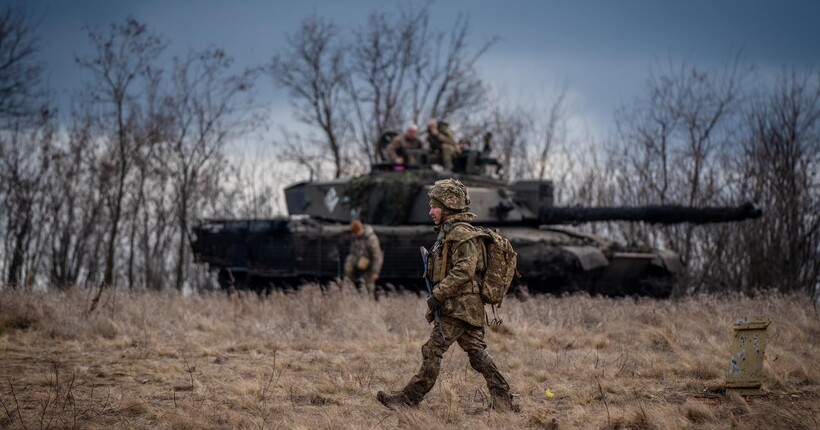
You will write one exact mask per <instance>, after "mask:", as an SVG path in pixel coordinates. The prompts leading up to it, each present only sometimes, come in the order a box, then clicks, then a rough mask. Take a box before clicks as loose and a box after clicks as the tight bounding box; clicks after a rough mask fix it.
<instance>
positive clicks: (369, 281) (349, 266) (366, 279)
mask: <svg viewBox="0 0 820 430" xmlns="http://www.w3.org/2000/svg"><path fill="white" fill-rule="evenodd" d="M344 270H345V276H346V277H347V278H348V279H350V280H351V281H353V283H354V284H356V286H357V287H359V288H362V284H364V288H365V290H366V291H367V296H368V297H370V298H371V299H375V298H376V281H374V280H373V272H372V271H370V270H365V271H360V270H358V269H356V267H355V266H354V262H353V259H352V258H350V257H348V258H347V260H345V267H344Z"/></svg>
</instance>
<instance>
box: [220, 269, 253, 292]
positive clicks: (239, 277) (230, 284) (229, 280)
mask: <svg viewBox="0 0 820 430" xmlns="http://www.w3.org/2000/svg"><path fill="white" fill-rule="evenodd" d="M216 279H217V282H218V283H219V286H220V287H221V288H222V289H223V290H225V291H227V292H228V293H233V292H236V290H246V289H247V288H248V285H247V273H246V272H244V271H233V270H231V269H229V268H227V267H226V268H222V269H219V274H218V275H217V278H216Z"/></svg>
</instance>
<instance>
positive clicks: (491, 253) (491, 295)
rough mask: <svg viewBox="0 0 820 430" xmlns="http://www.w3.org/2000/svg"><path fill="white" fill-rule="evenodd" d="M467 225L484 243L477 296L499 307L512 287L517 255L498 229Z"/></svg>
mask: <svg viewBox="0 0 820 430" xmlns="http://www.w3.org/2000/svg"><path fill="white" fill-rule="evenodd" d="M458 224H463V225H467V226H469V227H470V228H472V229H474V230H475V231H477V232H480V233H482V234H481V235H480V237H481V238H482V240H483V241H484V267H485V271H484V277H483V278H482V280H481V285H480V287H479V294H480V295H481V300H482V301H483V302H484V303H486V304H488V305H501V302H502V301H504V296H506V295H507V291H509V289H510V285H512V281H513V277H514V276H515V275H516V273H518V272H517V270H516V268H517V265H518V253H516V252H515V250H514V249H513V246H512V244H511V243H510V241H509V240H508V239H507V238H506V237H504V236H502V235H501V233H500V232H499V231H498V229H491V228H487V227H478V226H474V225H471V224H468V223H458Z"/></svg>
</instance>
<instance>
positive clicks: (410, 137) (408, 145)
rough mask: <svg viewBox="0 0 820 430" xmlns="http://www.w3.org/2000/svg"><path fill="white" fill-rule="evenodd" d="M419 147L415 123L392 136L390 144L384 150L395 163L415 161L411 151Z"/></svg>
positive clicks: (417, 129)
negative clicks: (401, 132)
mask: <svg viewBox="0 0 820 430" xmlns="http://www.w3.org/2000/svg"><path fill="white" fill-rule="evenodd" d="M418 149H421V140H419V128H418V126H417V125H416V124H410V126H409V127H407V131H405V132H404V134H400V135H398V136H396V137H394V138H393V140H392V141H391V142H390V145H387V149H386V150H385V152H386V153H387V158H388V159H389V160H390V161H392V162H393V163H396V164H405V163H406V162H408V161H409V162H411V163H415V162H417V160H415V159H414V158H413V155H412V152H411V151H414V150H418Z"/></svg>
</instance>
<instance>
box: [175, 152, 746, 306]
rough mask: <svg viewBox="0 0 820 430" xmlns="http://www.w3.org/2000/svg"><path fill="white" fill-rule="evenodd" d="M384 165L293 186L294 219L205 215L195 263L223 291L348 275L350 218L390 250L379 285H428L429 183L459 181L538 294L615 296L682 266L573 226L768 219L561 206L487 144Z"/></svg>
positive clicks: (665, 278)
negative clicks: (444, 160)
mask: <svg viewBox="0 0 820 430" xmlns="http://www.w3.org/2000/svg"><path fill="white" fill-rule="evenodd" d="M415 159H417V160H419V164H415V165H408V166H395V165H392V164H378V165H375V166H373V168H372V170H371V172H370V173H368V174H366V175H363V176H360V177H357V178H354V179H339V180H330V181H315V182H301V183H297V184H293V185H290V186H289V187H287V188H286V189H285V197H286V201H287V207H288V212H289V216H287V217H283V218H276V219H255V220H251V219H244V220H243V219H239V220H237V219H234V220H228V219H209V220H203V221H201V222H200V223H199V224H198V225H196V226H195V227H194V229H193V233H194V234H193V235H192V242H191V245H192V248H193V254H194V257H195V260H196V261H197V262H199V263H205V264H208V266H209V267H210V268H211V269H212V270H214V271H217V272H218V276H217V279H218V282H219V284H220V286H221V287H223V288H249V289H254V290H265V289H270V288H273V287H277V286H297V285H300V284H301V283H302V282H305V281H306V280H312V281H318V282H326V281H329V280H332V279H334V278H338V277H341V276H342V275H343V263H344V260H345V257H346V256H347V252H348V249H349V237H350V234H349V223H350V221H351V220H353V219H355V218H359V219H361V220H362V221H363V222H365V223H367V224H370V225H372V226H373V229H374V231H375V232H376V234H377V235H378V237H379V240H380V242H381V246H382V249H383V251H384V265H383V268H382V271H381V274H380V278H379V283H380V285H382V286H383V287H386V288H407V289H416V290H420V289H422V288H423V284H422V282H421V276H422V261H421V257H420V256H419V255H418V253H419V251H418V250H419V245H425V246H430V245H432V243H433V242H434V241H435V232H434V231H433V224H432V221H431V220H430V218H429V217H428V215H427V213H428V210H429V197H427V192H428V191H429V189H430V187H431V186H432V184H433V183H434V182H435V181H437V180H439V179H445V178H451V177H452V178H457V179H459V180H461V181H462V182H463V183H464V184H465V185H466V186H467V187H468V189H469V193H470V198H471V200H472V202H471V205H470V210H471V211H472V212H474V213H475V214H476V215H477V216H478V219H477V221H476V222H475V224H477V225H484V226H488V227H494V228H498V229H499V230H500V231H501V233H502V234H503V235H504V236H506V237H507V238H508V239H510V241H511V242H512V244H513V246H514V248H515V249H516V251H517V252H518V271H519V272H520V274H521V277H520V278H519V279H518V280H517V281H516V284H517V285H526V287H527V288H528V290H529V291H530V292H544V293H553V294H560V293H563V292H572V291H587V292H589V293H591V294H604V295H609V296H623V295H647V296H653V297H667V296H669V294H670V293H671V292H672V290H673V288H674V285H675V282H676V279H677V276H678V274H679V273H681V271H682V270H683V264H682V262H681V258H680V256H679V255H678V254H677V253H676V252H674V251H670V250H661V249H655V248H651V247H648V246H644V245H638V244H624V243H621V242H618V241H615V240H612V239H608V238H605V237H601V236H596V235H592V234H587V233H584V232H581V231H579V230H577V229H574V228H572V227H570V226H568V224H569V225H571V224H577V223H580V222H592V221H611V220H623V221H645V222H652V223H681V222H691V223H708V222H732V221H741V220H745V219H750V218H756V217H759V216H760V214H761V213H760V210H758V209H756V208H755V207H754V206H753V205H751V204H746V205H743V206H740V207H712V208H690V207H681V206H646V207H631V208H620V207H598V208H583V207H572V208H560V207H555V206H554V205H553V194H554V192H553V191H554V188H553V183H552V182H551V181H548V180H546V181H534V180H527V181H517V182H512V183H509V182H507V181H505V180H503V179H501V178H500V177H499V176H498V174H497V173H498V169H499V166H498V163H497V162H496V161H495V160H494V159H492V158H490V157H486V156H485V155H484V154H483V153H482V152H478V151H469V150H468V151H463V152H462V153H461V154H459V155H458V157H457V158H456V160H455V163H454V169H453V170H454V171H453V172H445V171H442V169H438V168H436V167H437V166H435V165H431V164H428V163H427V158H426V154H425V153H424V152H423V151H421V152H420V153H419V154H417V157H415Z"/></svg>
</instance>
